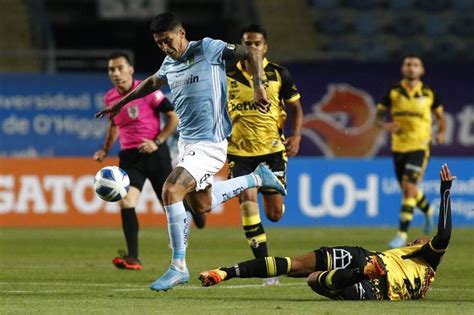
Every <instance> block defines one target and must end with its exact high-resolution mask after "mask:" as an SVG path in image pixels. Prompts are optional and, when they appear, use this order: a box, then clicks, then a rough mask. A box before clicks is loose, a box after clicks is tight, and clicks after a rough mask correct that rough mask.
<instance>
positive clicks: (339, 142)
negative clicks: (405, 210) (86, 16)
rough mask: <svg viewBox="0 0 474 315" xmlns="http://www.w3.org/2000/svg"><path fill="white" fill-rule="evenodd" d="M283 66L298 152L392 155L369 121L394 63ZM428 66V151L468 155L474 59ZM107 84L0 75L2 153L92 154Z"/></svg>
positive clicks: (72, 77) (395, 69)
mask: <svg viewBox="0 0 474 315" xmlns="http://www.w3.org/2000/svg"><path fill="white" fill-rule="evenodd" d="M287 66H288V69H289V70H290V72H291V74H292V77H293V79H294V81H295V83H296V85H297V87H298V89H299V90H300V92H301V95H302V102H303V111H304V123H303V130H302V135H303V137H302V143H301V144H302V145H301V150H300V152H299V156H326V157H371V156H386V155H389V154H390V139H389V137H388V136H387V134H386V133H384V132H383V131H382V130H380V129H379V128H377V127H376V126H375V125H374V119H375V110H376V107H375V106H376V103H377V101H379V100H380V99H381V97H382V96H383V95H384V93H386V91H387V90H388V89H389V88H390V87H391V86H392V85H393V84H394V83H395V82H396V81H397V80H399V78H400V75H399V69H400V65H399V64H397V63H355V62H325V63H317V64H311V63H310V64H307V63H304V64H290V65H287ZM426 72H427V73H426V76H425V78H424V80H425V81H426V82H428V83H429V85H430V86H432V87H433V88H434V89H435V90H436V91H437V92H438V94H439V95H440V98H441V100H442V103H443V104H444V107H445V112H446V120H447V133H446V139H447V144H446V145H436V144H434V145H433V147H432V154H433V155H437V156H473V155H474V89H473V88H472V86H473V83H474V81H473V80H472V73H473V72H474V64H452V63H450V64H427V65H426ZM111 87H112V85H111V83H110V82H109V80H108V78H107V75H106V74H105V73H104V74H58V75H46V74H1V75H0V156H90V155H91V152H94V151H95V150H96V149H97V148H99V147H100V146H101V145H102V143H103V139H104V137H105V132H106V128H107V124H108V122H107V120H106V119H102V120H97V119H93V115H94V113H95V112H96V111H97V110H98V109H99V108H101V107H102V106H103V95H104V93H105V92H106V91H107V90H108V89H110V88H111ZM287 129H288V133H289V132H290V130H291V111H290V118H289V119H288V123H287ZM117 148H118V145H116V146H115V151H114V152H112V154H114V153H115V152H116V150H117Z"/></svg>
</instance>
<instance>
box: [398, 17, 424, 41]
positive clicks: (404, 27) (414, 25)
mask: <svg viewBox="0 0 474 315" xmlns="http://www.w3.org/2000/svg"><path fill="white" fill-rule="evenodd" d="M391 28H392V30H393V33H395V34H396V35H399V36H410V35H415V34H418V33H419V32H420V31H421V22H420V20H419V18H418V17H417V16H409V15H401V16H398V17H396V18H395V19H394V20H393V21H392V26H391Z"/></svg>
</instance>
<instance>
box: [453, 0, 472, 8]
mask: <svg viewBox="0 0 474 315" xmlns="http://www.w3.org/2000/svg"><path fill="white" fill-rule="evenodd" d="M451 7H452V8H453V9H454V10H470V9H474V1H472V0H451Z"/></svg>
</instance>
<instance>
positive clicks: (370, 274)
mask: <svg viewBox="0 0 474 315" xmlns="http://www.w3.org/2000/svg"><path fill="white" fill-rule="evenodd" d="M386 274H387V268H386V267H385V264H384V262H383V260H382V258H380V257H379V256H378V255H374V256H372V259H371V260H370V261H369V262H368V263H367V264H366V265H365V266H364V275H365V276H366V277H367V278H369V279H374V278H381V277H383V276H385V275H386Z"/></svg>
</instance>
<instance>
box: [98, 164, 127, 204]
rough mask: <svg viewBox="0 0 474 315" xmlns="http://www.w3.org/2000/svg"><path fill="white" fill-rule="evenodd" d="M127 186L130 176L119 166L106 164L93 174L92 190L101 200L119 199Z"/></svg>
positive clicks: (122, 196)
mask: <svg viewBox="0 0 474 315" xmlns="http://www.w3.org/2000/svg"><path fill="white" fill-rule="evenodd" d="M129 188H130V178H128V175H127V173H125V171H124V170H123V169H121V168H120V167H117V166H106V167H104V168H102V169H101V170H100V171H98V172H97V174H95V178H94V190H95V192H96V194H97V195H98V196H99V197H100V199H102V200H105V201H119V200H120V199H122V198H124V197H125V196H126V195H127V193H128V189H129Z"/></svg>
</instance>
